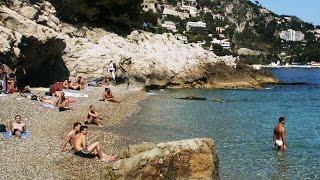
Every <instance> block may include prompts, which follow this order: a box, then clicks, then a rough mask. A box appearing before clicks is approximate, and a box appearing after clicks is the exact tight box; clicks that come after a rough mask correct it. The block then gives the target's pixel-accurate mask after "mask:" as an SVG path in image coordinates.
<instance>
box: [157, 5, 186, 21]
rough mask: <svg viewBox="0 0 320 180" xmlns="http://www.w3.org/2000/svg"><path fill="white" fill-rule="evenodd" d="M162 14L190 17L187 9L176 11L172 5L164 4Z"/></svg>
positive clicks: (183, 17)
mask: <svg viewBox="0 0 320 180" xmlns="http://www.w3.org/2000/svg"><path fill="white" fill-rule="evenodd" d="M162 15H172V16H178V17H179V18H180V19H188V18H189V17H190V14H189V11H177V9H176V8H175V7H174V6H170V5H164V6H163V12H162Z"/></svg>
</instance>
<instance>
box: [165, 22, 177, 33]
mask: <svg viewBox="0 0 320 180" xmlns="http://www.w3.org/2000/svg"><path fill="white" fill-rule="evenodd" d="M162 27H163V28H166V29H167V30H169V31H172V32H178V30H177V27H176V24H175V23H174V22H172V21H164V22H163V24H162Z"/></svg>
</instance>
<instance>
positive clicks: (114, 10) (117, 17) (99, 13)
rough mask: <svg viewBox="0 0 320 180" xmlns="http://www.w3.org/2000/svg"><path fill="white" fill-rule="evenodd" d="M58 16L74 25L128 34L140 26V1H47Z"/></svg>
mask: <svg viewBox="0 0 320 180" xmlns="http://www.w3.org/2000/svg"><path fill="white" fill-rule="evenodd" d="M49 1H50V2H51V3H52V4H53V5H54V6H55V7H56V9H57V11H58V16H59V17H60V18H61V19H63V20H65V21H68V22H71V23H74V24H87V25H94V26H99V27H103V28H106V29H109V30H112V31H114V32H117V33H120V34H122V33H126V32H130V31H131V30H132V29H133V28H135V27H138V26H139V25H140V24H139V23H140V21H139V13H140V8H141V3H142V0H49Z"/></svg>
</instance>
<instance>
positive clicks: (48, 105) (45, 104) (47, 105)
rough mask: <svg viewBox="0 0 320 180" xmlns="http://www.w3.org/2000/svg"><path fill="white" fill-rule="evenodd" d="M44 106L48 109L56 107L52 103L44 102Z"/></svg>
mask: <svg viewBox="0 0 320 180" xmlns="http://www.w3.org/2000/svg"><path fill="white" fill-rule="evenodd" d="M41 106H42V107H44V108H48V109H55V108H56V107H55V106H54V105H52V104H47V103H43V104H41Z"/></svg>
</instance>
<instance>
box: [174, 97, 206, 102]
mask: <svg viewBox="0 0 320 180" xmlns="http://www.w3.org/2000/svg"><path fill="white" fill-rule="evenodd" d="M178 99H184V100H200V101H205V100H207V99H206V98H202V97H195V96H187V97H184V98H178Z"/></svg>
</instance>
